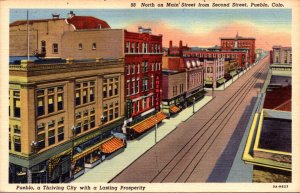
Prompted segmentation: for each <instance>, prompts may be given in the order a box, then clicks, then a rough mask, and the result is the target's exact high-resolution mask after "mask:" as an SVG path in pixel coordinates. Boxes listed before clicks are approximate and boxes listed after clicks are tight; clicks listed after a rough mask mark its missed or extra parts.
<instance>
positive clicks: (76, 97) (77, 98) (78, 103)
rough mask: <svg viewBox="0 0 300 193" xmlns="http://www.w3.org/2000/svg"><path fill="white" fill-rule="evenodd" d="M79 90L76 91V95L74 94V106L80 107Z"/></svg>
mask: <svg viewBox="0 0 300 193" xmlns="http://www.w3.org/2000/svg"><path fill="white" fill-rule="evenodd" d="M80 102H81V101H80V90H76V93H75V105H76V106H77V105H80Z"/></svg>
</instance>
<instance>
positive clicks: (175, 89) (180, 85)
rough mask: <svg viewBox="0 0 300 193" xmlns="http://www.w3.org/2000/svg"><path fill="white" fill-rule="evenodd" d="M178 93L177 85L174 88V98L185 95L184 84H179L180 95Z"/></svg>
mask: <svg viewBox="0 0 300 193" xmlns="http://www.w3.org/2000/svg"><path fill="white" fill-rule="evenodd" d="M177 91H178V90H177V85H176V86H173V97H174V96H177V95H178V94H181V93H183V84H179V93H178V92H177Z"/></svg>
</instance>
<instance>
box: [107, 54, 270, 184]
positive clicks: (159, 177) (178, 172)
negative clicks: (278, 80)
mask: <svg viewBox="0 0 300 193" xmlns="http://www.w3.org/2000/svg"><path fill="white" fill-rule="evenodd" d="M268 61H269V57H266V58H264V59H262V60H261V61H260V62H258V64H257V65H256V66H254V67H252V68H251V69H250V70H248V71H247V72H246V73H245V74H244V75H243V76H241V77H240V78H239V79H237V80H236V81H234V82H233V83H232V84H231V85H229V86H228V87H227V88H226V89H225V90H215V91H209V93H208V95H210V96H212V95H213V96H214V97H215V98H214V100H212V101H211V102H210V103H208V104H207V105H206V106H204V107H203V108H201V109H200V110H199V111H197V112H196V113H195V114H194V115H193V116H192V117H190V118H189V119H188V120H187V121H185V122H183V123H181V124H179V125H178V126H177V128H176V129H175V130H174V131H173V132H171V133H170V134H169V135H167V136H166V137H165V138H164V139H163V140H161V141H160V142H159V143H157V144H156V145H155V146H153V147H152V148H151V149H150V150H149V151H147V152H146V153H145V154H143V155H142V156H141V157H140V158H139V159H137V160H136V161H135V162H133V163H132V164H131V165H130V166H129V167H127V168H126V169H125V170H124V171H123V172H121V173H120V174H119V175H117V176H116V177H115V178H114V179H113V180H111V182H150V183H157V182H226V180H227V177H228V175H229V173H230V169H231V167H232V164H233V161H234V159H235V156H236V153H237V151H238V148H239V145H240V142H241V139H242V137H243V135H244V132H245V129H246V126H247V123H248V121H249V117H250V114H251V112H252V109H253V107H254V104H255V102H256V98H257V95H258V93H259V91H260V89H261V87H262V86H263V83H264V80H265V78H266V75H267V72H268V67H269V65H268V64H269V63H268Z"/></svg>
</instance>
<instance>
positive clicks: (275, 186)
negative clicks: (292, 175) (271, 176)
mask: <svg viewBox="0 0 300 193" xmlns="http://www.w3.org/2000/svg"><path fill="white" fill-rule="evenodd" d="M288 187H289V185H287V184H283V185H277V184H276V185H275V184H274V185H273V188H288Z"/></svg>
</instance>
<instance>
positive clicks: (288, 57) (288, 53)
mask: <svg viewBox="0 0 300 193" xmlns="http://www.w3.org/2000/svg"><path fill="white" fill-rule="evenodd" d="M272 48H273V50H272V61H273V63H275V64H289V65H291V64H292V48H291V47H282V46H273V47H272Z"/></svg>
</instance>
